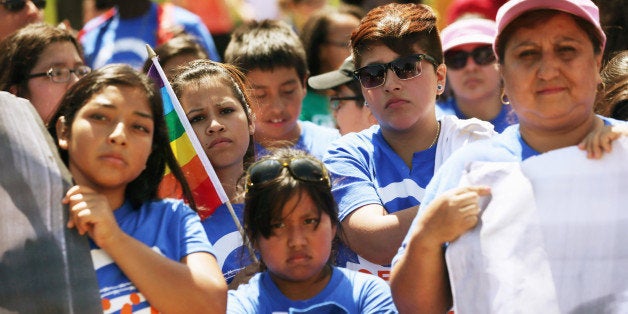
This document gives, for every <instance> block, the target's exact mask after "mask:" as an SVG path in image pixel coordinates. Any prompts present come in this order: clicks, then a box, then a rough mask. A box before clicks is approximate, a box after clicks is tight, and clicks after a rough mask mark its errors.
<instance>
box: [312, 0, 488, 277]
mask: <svg viewBox="0 0 628 314" xmlns="http://www.w3.org/2000/svg"><path fill="white" fill-rule="evenodd" d="M351 48H352V53H353V57H354V60H355V67H356V68H357V70H356V71H355V72H354V75H355V76H356V78H357V79H358V80H359V82H360V84H361V86H362V94H363V95H364V99H365V100H366V101H367V103H368V104H369V108H370V109H371V112H372V113H373V116H375V118H376V119H377V121H378V122H379V125H377V126H372V127H370V128H369V129H367V130H364V131H362V132H359V133H352V134H348V135H346V136H344V137H343V138H341V139H339V140H337V141H335V142H334V143H332V144H331V147H330V149H329V151H328V153H327V154H326V156H325V157H324V162H325V165H326V166H327V167H328V169H329V171H330V173H331V175H332V178H334V182H335V183H336V184H335V185H334V187H333V193H334V196H335V198H336V201H337V202H338V204H339V205H338V206H339V213H340V215H339V217H340V221H341V223H342V226H343V229H344V230H345V237H344V239H343V245H341V247H340V250H339V254H338V258H337V265H339V266H342V267H347V268H350V269H354V270H360V271H363V272H369V273H371V274H375V275H377V276H379V277H381V278H383V279H385V280H387V279H388V278H389V277H390V267H389V265H390V262H391V260H392V258H393V256H394V255H395V253H396V252H397V248H398V247H399V245H400V244H401V241H402V240H403V236H404V235H405V234H406V232H407V231H408V229H409V228H410V223H411V221H412V219H413V218H414V216H415V215H416V213H417V210H418V207H419V205H420V204H421V200H422V197H423V193H424V189H425V186H427V183H428V182H429V181H430V179H431V178H432V176H433V175H434V172H435V171H436V170H437V169H438V167H439V166H440V164H441V163H442V162H443V161H444V160H445V159H446V158H447V157H448V156H449V154H451V152H453V151H454V150H455V149H457V148H458V147H460V146H462V145H465V144H466V143H468V142H473V141H476V140H479V139H485V138H488V137H490V136H492V134H493V133H494V131H493V128H492V126H491V125H490V123H488V122H485V121H480V120H477V119H474V120H469V121H467V120H459V119H457V118H456V117H454V116H447V117H445V118H443V119H441V120H440V121H439V120H437V119H436V114H435V102H436V98H437V97H438V95H440V94H442V92H443V90H444V85H445V75H446V67H445V65H444V64H443V53H442V49H441V42H440V36H439V34H438V31H437V29H436V16H435V14H434V12H433V10H432V9H431V8H430V7H428V6H425V5H417V4H396V3H394V4H389V5H385V6H380V7H377V8H375V9H373V10H372V11H370V12H369V13H368V14H367V15H366V16H365V17H364V18H363V19H362V22H361V23H360V26H359V27H358V28H357V29H356V30H355V31H354V32H353V34H352V36H351Z"/></svg>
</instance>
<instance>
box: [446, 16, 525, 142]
mask: <svg viewBox="0 0 628 314" xmlns="http://www.w3.org/2000/svg"><path fill="white" fill-rule="evenodd" d="M495 33H496V25H495V22H494V21H492V20H487V19H480V18H469V19H462V20H459V21H457V22H455V23H452V24H451V25H449V26H447V27H446V28H445V29H443V31H442V32H441V40H442V42H443V52H444V54H445V65H447V82H448V83H449V88H450V89H451V92H452V93H451V95H449V97H447V96H445V95H446V93H445V94H443V96H445V97H442V98H440V99H439V100H438V101H437V102H436V106H437V112H438V111H440V112H439V113H441V114H450V115H455V116H457V117H458V118H460V119H468V118H478V119H480V120H484V121H488V122H490V123H492V124H493V126H494V127H495V131H497V132H502V131H503V130H504V129H505V128H506V127H507V126H509V125H511V124H514V123H517V117H516V115H515V114H514V113H512V110H511V108H510V105H509V104H508V103H503V102H502V100H501V97H500V92H501V79H500V77H499V70H498V66H497V60H496V58H495V54H494V53H493V48H492V47H491V45H492V44H493V41H494V40H495Z"/></svg>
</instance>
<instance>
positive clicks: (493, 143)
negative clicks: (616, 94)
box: [393, 117, 624, 264]
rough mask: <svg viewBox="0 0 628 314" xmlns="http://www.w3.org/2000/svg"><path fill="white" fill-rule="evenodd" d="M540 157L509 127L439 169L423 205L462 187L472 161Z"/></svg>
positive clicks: (608, 122)
mask: <svg viewBox="0 0 628 314" xmlns="http://www.w3.org/2000/svg"><path fill="white" fill-rule="evenodd" d="M600 118H601V119H602V120H603V121H604V124H605V125H615V124H619V123H624V122H623V121H617V120H613V119H609V118H605V117H600ZM539 154H540V153H539V152H537V151H536V150H534V149H533V148H532V147H530V146H529V145H528V144H527V143H526V142H525V141H524V140H523V138H522V137H521V133H520V132H519V124H515V125H511V126H509V127H507V128H506V129H505V130H504V131H503V132H502V133H501V134H498V135H496V136H494V137H493V138H492V139H490V140H484V141H479V142H475V143H472V144H469V145H467V146H465V147H463V148H461V149H460V150H458V151H456V152H455V153H454V154H453V155H451V157H450V158H449V159H447V161H446V162H445V163H444V164H443V165H442V166H441V167H440V168H439V169H438V172H437V173H436V175H435V176H434V178H433V180H432V182H430V184H429V185H428V187H427V191H426V193H425V198H424V199H423V203H424V205H425V206H427V205H429V204H430V203H431V202H432V201H433V200H434V199H435V198H436V197H437V196H439V195H441V194H442V193H444V192H446V191H449V190H451V189H453V188H455V187H457V186H458V183H459V182H460V179H461V178H462V175H463V174H464V169H465V168H466V166H467V164H468V163H469V162H471V161H485V162H521V161H524V160H526V159H528V158H530V157H532V156H536V155H539ZM421 213H422V212H421V211H419V213H418V214H417V216H416V217H415V218H414V221H413V222H412V225H411V227H410V230H409V231H408V233H407V234H406V237H405V239H404V240H403V242H402V244H401V247H400V248H399V251H398V252H397V255H395V257H394V258H393V264H395V263H396V262H397V261H398V260H399V258H401V256H402V255H403V254H404V253H405V248H406V246H407V245H408V241H409V240H410V237H411V235H412V233H413V232H414V229H415V228H416V227H415V226H416V224H417V220H418V219H419V217H420V216H421Z"/></svg>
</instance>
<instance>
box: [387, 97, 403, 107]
mask: <svg viewBox="0 0 628 314" xmlns="http://www.w3.org/2000/svg"><path fill="white" fill-rule="evenodd" d="M407 102H408V101H407V100H405V99H401V98H391V99H389V100H388V101H387V102H386V104H385V105H384V108H386V109H388V108H391V109H394V108H395V107H399V106H401V105H403V104H405V103H407Z"/></svg>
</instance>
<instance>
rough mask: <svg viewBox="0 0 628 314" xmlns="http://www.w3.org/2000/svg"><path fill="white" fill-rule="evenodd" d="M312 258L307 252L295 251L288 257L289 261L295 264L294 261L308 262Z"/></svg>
mask: <svg viewBox="0 0 628 314" xmlns="http://www.w3.org/2000/svg"><path fill="white" fill-rule="evenodd" d="M310 259H311V257H310V256H309V255H308V254H306V253H294V254H291V255H290V256H289V257H288V263H291V264H294V263H301V262H307V261H309V260H310Z"/></svg>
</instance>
